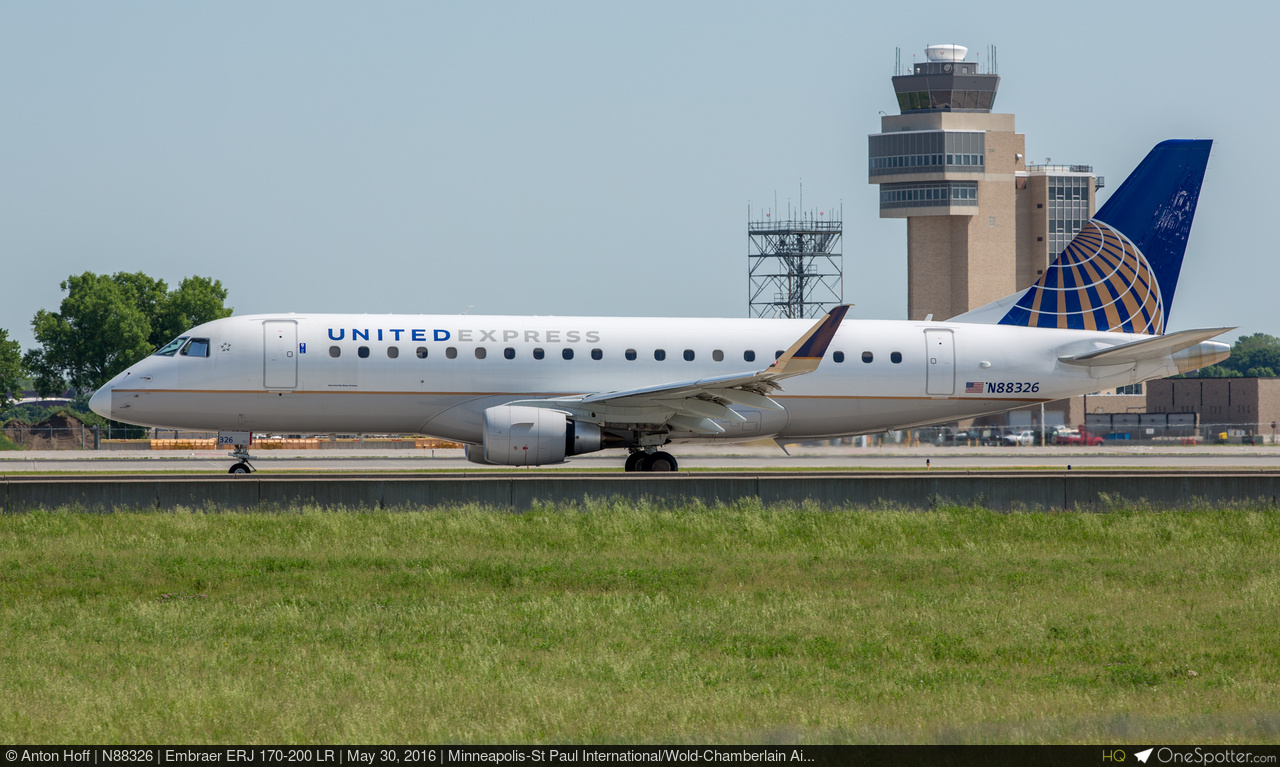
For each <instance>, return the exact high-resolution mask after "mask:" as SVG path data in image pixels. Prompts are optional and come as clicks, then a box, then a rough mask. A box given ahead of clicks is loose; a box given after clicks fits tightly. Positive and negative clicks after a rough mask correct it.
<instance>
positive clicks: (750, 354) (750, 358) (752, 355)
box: [742, 349, 756, 362]
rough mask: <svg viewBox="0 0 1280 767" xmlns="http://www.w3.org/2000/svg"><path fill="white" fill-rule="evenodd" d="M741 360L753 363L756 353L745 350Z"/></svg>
mask: <svg viewBox="0 0 1280 767" xmlns="http://www.w3.org/2000/svg"><path fill="white" fill-rule="evenodd" d="M742 359H744V360H746V361H747V362H755V361H756V353H755V352H753V351H751V350H750V349H747V350H746V351H745V352H743V353H742Z"/></svg>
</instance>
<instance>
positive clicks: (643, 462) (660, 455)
mask: <svg viewBox="0 0 1280 767" xmlns="http://www.w3.org/2000/svg"><path fill="white" fill-rule="evenodd" d="M623 468H624V469H625V470H626V471H678V470H679V468H680V466H679V464H677V463H676V457H675V456H674V455H672V454H670V453H664V452H662V451H661V450H657V451H655V452H652V453H647V452H645V451H643V450H633V451H632V452H631V455H629V456H627V462H626V464H625V465H624V466H623Z"/></svg>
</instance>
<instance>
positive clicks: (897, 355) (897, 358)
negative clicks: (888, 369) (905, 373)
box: [889, 352, 902, 365]
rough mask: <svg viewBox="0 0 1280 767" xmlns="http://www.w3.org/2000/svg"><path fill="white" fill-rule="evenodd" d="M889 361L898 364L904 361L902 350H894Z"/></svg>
mask: <svg viewBox="0 0 1280 767" xmlns="http://www.w3.org/2000/svg"><path fill="white" fill-rule="evenodd" d="M889 361H890V362H892V363H893V364H895V365H896V364H898V363H899V362H902V352H893V353H892V354H890V355H889Z"/></svg>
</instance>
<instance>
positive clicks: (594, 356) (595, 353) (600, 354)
mask: <svg viewBox="0 0 1280 767" xmlns="http://www.w3.org/2000/svg"><path fill="white" fill-rule="evenodd" d="M602 357H604V352H602V351H600V350H599V349H592V350H591V359H593V360H598V359H601V358H602Z"/></svg>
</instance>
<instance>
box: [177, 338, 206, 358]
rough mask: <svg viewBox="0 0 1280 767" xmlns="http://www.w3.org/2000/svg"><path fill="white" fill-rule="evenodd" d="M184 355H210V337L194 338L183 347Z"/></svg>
mask: <svg viewBox="0 0 1280 767" xmlns="http://www.w3.org/2000/svg"><path fill="white" fill-rule="evenodd" d="M181 353H182V356H184V357H208V356H209V339H207V338H193V339H191V340H190V341H188V342H187V345H186V346H184V347H182V352H181Z"/></svg>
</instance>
